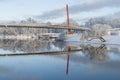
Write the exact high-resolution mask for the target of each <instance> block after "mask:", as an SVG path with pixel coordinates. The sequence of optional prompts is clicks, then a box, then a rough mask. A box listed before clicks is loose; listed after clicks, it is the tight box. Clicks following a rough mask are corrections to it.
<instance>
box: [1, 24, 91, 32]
mask: <svg viewBox="0 0 120 80" xmlns="http://www.w3.org/2000/svg"><path fill="white" fill-rule="evenodd" d="M0 27H14V28H15V27H16V28H19V27H20V28H48V29H70V30H80V31H85V30H89V28H83V27H74V26H70V27H67V26H61V25H38V24H7V25H4V24H0Z"/></svg>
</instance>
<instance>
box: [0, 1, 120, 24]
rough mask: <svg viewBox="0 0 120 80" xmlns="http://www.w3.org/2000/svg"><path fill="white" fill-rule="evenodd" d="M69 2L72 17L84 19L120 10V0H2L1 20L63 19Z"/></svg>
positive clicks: (0, 2) (0, 6)
mask: <svg viewBox="0 0 120 80" xmlns="http://www.w3.org/2000/svg"><path fill="white" fill-rule="evenodd" d="M66 4H69V9H70V18H74V19H84V18H89V17H97V16H104V15H109V14H113V13H116V12H119V11H120V0H0V20H20V19H22V18H24V17H27V16H34V17H35V18H39V19H41V20H48V21H53V22H55V21H62V20H65V18H66V12H65V5H66Z"/></svg>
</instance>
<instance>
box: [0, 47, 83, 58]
mask: <svg viewBox="0 0 120 80" xmlns="http://www.w3.org/2000/svg"><path fill="white" fill-rule="evenodd" d="M81 50H82V49H76V50H70V51H53V52H38V53H15V54H0V56H25V55H26V56H27V55H61V54H71V53H74V52H78V51H81Z"/></svg>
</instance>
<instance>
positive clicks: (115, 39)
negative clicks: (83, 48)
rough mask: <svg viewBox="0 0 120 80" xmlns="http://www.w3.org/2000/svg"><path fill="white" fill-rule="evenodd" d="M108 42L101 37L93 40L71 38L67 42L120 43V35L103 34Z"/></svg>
mask: <svg viewBox="0 0 120 80" xmlns="http://www.w3.org/2000/svg"><path fill="white" fill-rule="evenodd" d="M103 38H104V39H105V40H106V42H101V41H100V40H99V39H93V40H91V41H81V40H80V38H69V39H67V40H65V41H67V42H79V43H89V44H90V43H95V44H110V45H120V36H103Z"/></svg>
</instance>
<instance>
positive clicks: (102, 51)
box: [81, 45, 109, 62]
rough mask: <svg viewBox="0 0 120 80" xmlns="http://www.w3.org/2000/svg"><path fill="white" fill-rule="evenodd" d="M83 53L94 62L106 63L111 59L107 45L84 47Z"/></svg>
mask: <svg viewBox="0 0 120 80" xmlns="http://www.w3.org/2000/svg"><path fill="white" fill-rule="evenodd" d="M81 47H82V52H83V53H84V54H85V55H86V56H89V57H90V59H92V60H94V61H98V62H99V61H105V60H108V59H109V56H108V50H107V47H106V46H105V45H101V46H99V47H98V46H97V47H93V46H90V45H82V46H81Z"/></svg>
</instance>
